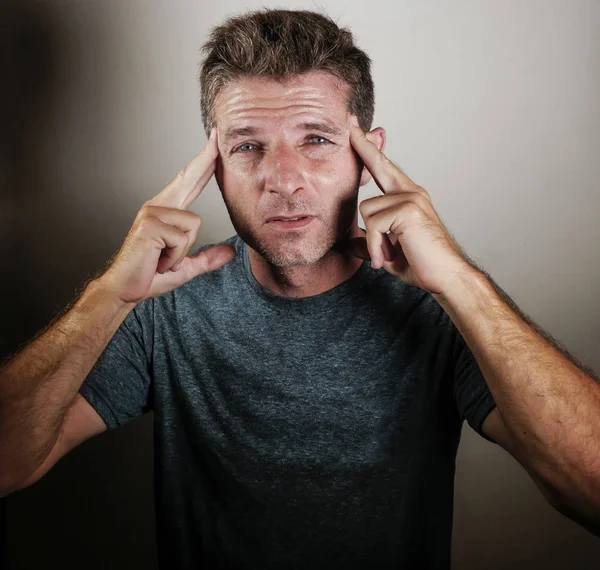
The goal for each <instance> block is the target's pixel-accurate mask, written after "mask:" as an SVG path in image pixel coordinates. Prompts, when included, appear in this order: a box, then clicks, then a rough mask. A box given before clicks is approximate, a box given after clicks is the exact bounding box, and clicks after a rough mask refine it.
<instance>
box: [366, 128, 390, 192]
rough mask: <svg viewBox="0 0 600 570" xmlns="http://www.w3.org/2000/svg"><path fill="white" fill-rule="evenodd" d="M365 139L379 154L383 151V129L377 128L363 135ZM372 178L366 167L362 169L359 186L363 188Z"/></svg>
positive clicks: (384, 136)
mask: <svg viewBox="0 0 600 570" xmlns="http://www.w3.org/2000/svg"><path fill="white" fill-rule="evenodd" d="M365 137H367V139H369V140H370V141H371V142H372V143H373V144H374V145H375V146H376V147H377V148H378V149H379V150H380V151H381V152H383V151H384V149H385V143H386V132H385V129H384V128H383V127H377V128H375V129H373V130H372V131H369V132H368V133H365ZM371 178H373V177H372V176H371V173H370V172H369V171H368V170H367V167H366V166H365V167H363V171H362V173H361V175H360V185H361V186H364V185H365V184H366V183H367V182H369V180H371Z"/></svg>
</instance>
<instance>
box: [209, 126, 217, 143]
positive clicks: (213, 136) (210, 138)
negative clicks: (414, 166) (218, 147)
mask: <svg viewBox="0 0 600 570" xmlns="http://www.w3.org/2000/svg"><path fill="white" fill-rule="evenodd" d="M216 132H217V127H213V128H212V129H211V130H210V137H209V140H211V141H212V140H213V139H214V138H215V133H216Z"/></svg>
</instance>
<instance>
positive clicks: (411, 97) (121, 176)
mask: <svg viewBox="0 0 600 570" xmlns="http://www.w3.org/2000/svg"><path fill="white" fill-rule="evenodd" d="M263 5H265V6H268V5H271V6H280V4H273V3H271V2H261V3H260V4H259V3H256V4H255V3H247V2H241V1H239V0H237V1H234V0H221V1H219V2H218V3H214V4H212V3H209V2H208V1H174V2H167V1H162V2H161V1H158V0H153V1H143V2H142V1H133V0H122V1H117V0H113V1H108V0H105V1H102V2H100V1H91V0H87V1H86V0H79V1H77V0H71V1H63V2H59V1H55V2H49V1H48V2H44V1H30V2H23V1H20V2H13V3H12V4H11V3H6V2H5V3H4V4H3V7H2V9H1V12H0V23H1V24H2V34H0V36H1V37H0V52H1V55H0V63H1V64H2V73H1V76H2V82H3V85H2V89H1V90H0V91H1V94H0V123H1V124H2V125H3V127H2V129H1V133H0V137H1V145H2V146H1V148H0V175H1V184H2V186H1V188H2V192H1V193H0V264H1V265H0V269H1V275H2V279H1V280H0V282H1V287H2V291H1V292H2V294H3V295H2V298H3V303H2V309H0V310H1V314H0V318H1V321H0V322H2V339H1V340H2V353H3V354H6V353H8V352H9V351H12V350H14V349H15V348H16V347H17V346H18V345H19V343H21V342H23V341H24V340H26V339H27V338H28V337H29V336H31V335H32V334H33V333H34V332H35V331H36V330H37V329H38V328H40V327H41V326H43V325H44V324H45V323H47V322H48V321H49V320H50V318H51V317H52V316H53V315H55V314H56V313H57V312H58V311H60V310H61V308H62V307H63V306H64V305H65V304H66V303H67V302H68V301H69V300H70V299H71V298H72V297H73V295H74V293H75V290H76V288H78V287H79V286H80V285H81V284H83V283H84V282H85V280H86V279H87V278H88V277H89V276H90V275H91V274H92V273H94V272H95V271H97V270H98V269H99V268H100V267H102V265H103V263H104V262H105V261H106V260H107V259H109V257H110V256H111V255H112V254H113V253H114V252H115V251H116V250H117V249H118V247H119V245H120V243H121V242H122V240H123V238H124V236H125V234H126V232H127V230H128V228H129V226H130V225H131V223H132V221H133V218H134V217H135V214H136V212H137V210H138V209H139V207H140V206H141V205H142V203H143V202H144V201H145V200H147V199H149V198H150V197H152V196H153V195H154V194H156V193H157V192H158V191H159V190H160V189H161V188H162V187H163V186H164V184H165V183H166V182H168V181H169V180H170V178H171V177H172V176H173V175H174V174H175V173H176V172H177V171H178V170H179V169H180V168H181V167H182V166H183V165H184V164H186V163H187V162H188V160H189V159H190V158H191V157H192V156H194V155H195V154H196V153H197V152H198V151H199V150H200V149H201V148H202V146H203V145H204V142H205V137H204V135H203V131H202V128H201V124H200V112H199V105H198V87H197V83H196V75H197V63H198V58H199V51H198V49H199V47H200V45H201V44H202V43H203V41H204V40H205V38H206V34H207V31H208V30H209V28H210V27H211V26H213V25H215V24H217V23H219V22H221V21H222V20H223V18H224V17H225V16H226V15H229V14H233V13H236V12H239V11H243V10H245V9H247V8H257V7H260V6H263ZM288 7H296V8H300V7H302V8H308V9H319V8H323V9H325V10H326V11H327V12H328V13H329V14H330V15H331V16H333V17H334V18H335V19H336V20H338V21H339V23H340V24H341V25H344V26H350V27H351V28H352V30H353V31H354V33H355V36H356V39H357V41H358V43H359V45H360V46H361V47H362V48H363V49H365V50H366V51H367V52H368V53H369V54H370V55H371V57H372V59H373V61H374V66H373V72H374V79H375V85H376V115H375V122H376V124H375V126H383V127H385V128H386V129H387V132H388V146H387V150H386V152H387V154H388V156H390V157H391V158H392V159H393V160H394V161H396V162H397V163H398V164H399V165H400V166H402V168H404V169H405V170H406V172H407V173H408V175H409V176H411V177H412V178H413V179H414V180H415V181H417V182H418V183H419V184H421V185H423V186H424V187H426V188H427V189H428V190H429V192H430V194H431V196H432V198H433V200H434V203H435V205H436V208H437V210H438V212H439V214H440V215H441V217H442V219H443V220H444V221H445V223H446V224H447V226H448V227H449V228H450V231H451V232H452V233H453V234H454V235H455V236H456V238H457V239H458V240H459V241H460V242H461V244H462V245H463V246H464V247H465V249H466V250H467V252H468V253H469V254H470V255H471V256H472V257H473V258H474V259H475V260H476V261H478V262H479V263H481V264H482V265H483V266H484V267H485V268H486V269H487V270H488V271H489V272H490V273H491V275H492V276H493V277H494V278H495V280H496V281H497V282H498V283H499V284H500V285H501V286H502V287H503V288H504V289H505V290H506V291H507V292H508V293H509V294H510V295H511V296H512V297H513V298H514V299H515V301H516V302H517V303H518V304H519V305H520V307H521V308H522V309H523V310H524V311H525V312H526V313H528V314H529V315H530V316H531V317H532V318H533V319H534V320H535V321H536V322H538V323H539V324H540V325H541V326H542V327H544V328H545V329H547V330H548V331H549V332H550V333H551V334H552V335H554V336H555V337H556V338H557V339H558V340H559V341H560V342H562V343H563V344H564V345H565V346H566V347H567V348H569V350H571V351H572V352H573V353H574V354H575V355H576V356H577V357H578V358H580V359H581V360H582V361H583V362H585V363H586V364H588V365H590V366H591V367H592V368H594V369H595V370H599V369H600V353H599V352H598V349H597V347H598V337H599V336H600V303H599V301H598V293H597V291H598V289H599V288H600V264H598V263H597V260H598V243H600V225H599V224H598V221H597V215H598V212H599V211H600V192H599V184H598V180H599V179H600V160H598V149H599V147H600V112H599V105H598V91H599V87H600V73H599V71H598V70H600V2H598V1H597V0H570V1H567V0H562V1H559V0H544V1H542V0H506V1H499V0H497V1H484V0H460V1H458V0H455V1H453V2H446V1H443V0H437V1H434V0H429V1H418V2H417V1H406V0H404V1H399V0H394V1H393V2H392V1H387V2H386V1H382V0H369V1H359V0H350V1H348V0H345V1H342V0H338V1H325V2H320V3H316V2H308V1H304V2H302V1H300V2H296V3H295V4H294V5H293V6H292V5H290V6H288ZM377 193H378V190H377V188H376V187H375V186H374V185H372V183H371V184H370V185H369V186H368V187H366V189H364V190H363V191H362V194H361V197H362V198H366V197H369V196H374V195H377ZM192 210H193V211H195V212H197V213H200V214H202V215H203V216H204V226H203V229H202V231H201V234H200V238H199V242H198V243H199V244H200V243H208V242H214V241H218V240H221V239H224V238H226V237H228V236H229V235H231V234H232V227H231V224H230V222H229V219H228V216H227V212H226V210H225V207H224V205H223V203H222V201H221V198H220V195H219V193H218V190H217V189H216V186H215V185H214V183H213V182H211V184H210V185H209V187H207V189H206V190H205V192H204V193H203V194H202V195H201V197H200V198H199V199H198V201H197V203H196V204H194V206H193V207H192ZM5 506H6V521H7V525H6V526H7V547H8V554H9V556H8V560H9V568H11V569H17V568H19V569H20V568H36V569H40V570H41V569H44V568H51V567H62V568H89V569H92V568H109V567H110V568H114V569H118V568H146V569H151V568H155V567H156V561H155V546H154V535H153V533H154V521H153V503H152V418H151V417H150V416H148V417H145V418H142V419H141V420H138V421H135V422H132V423H130V424H128V425H127V426H125V427H124V428H122V429H121V430H117V431H115V432H112V433H106V434H103V435H101V436H99V437H97V438H95V439H92V440H90V441H88V442H86V443H85V444H83V445H82V446H81V447H80V448H78V449H76V450H75V451H73V452H72V453H71V454H69V455H68V456H67V457H66V458H64V459H63V460H62V461H61V462H60V463H59V464H58V465H57V466H56V467H55V468H54V469H53V470H52V471H51V472H50V473H49V474H48V475H47V476H46V477H45V478H44V479H42V480H41V481H40V482H39V483H37V484H35V485H34V486H32V487H30V488H28V489H25V490H23V491H21V492H18V493H16V494H14V495H12V496H10V497H9V498H8V499H7V500H6V501H5ZM453 559H454V566H455V567H456V568H461V569H473V570H475V569H481V568H490V569H500V568H511V569H514V570H520V569H531V568H541V567H544V568H545V569H546V570H551V569H563V568H569V569H571V570H578V569H581V570H582V569H587V568H590V569H591V568H598V567H599V566H600V540H599V539H597V538H595V537H593V536H592V535H590V534H588V533H587V532H586V531H584V530H582V529H580V528H578V527H577V526H576V525H575V524H574V523H572V522H570V521H568V520H567V519H565V518H564V517H562V516H561V515H560V514H558V513H557V512H555V511H553V510H552V508H551V507H550V506H548V505H547V504H546V503H545V501H544V499H543V498H542V496H541V494H540V493H539V492H538V490H537V488H536V487H535V486H534V484H533V483H532V482H531V481H530V479H529V478H528V476H527V475H526V474H525V472H524V470H523V469H522V468H521V467H520V466H519V465H518V464H517V463H516V461H514V460H513V459H512V458H511V457H510V456H509V455H508V454H506V453H505V452H504V451H503V450H502V449H500V448H498V447H496V446H493V445H492V444H490V443H488V442H486V441H484V440H483V439H481V438H479V437H478V436H477V435H476V434H474V433H473V432H472V431H471V430H470V429H469V428H467V427H465V430H464V440H463V442H462V444H461V447H460V453H459V458H458V466H457V485H456V514H455V529H454V551H453Z"/></svg>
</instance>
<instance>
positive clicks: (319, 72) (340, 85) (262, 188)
mask: <svg viewBox="0 0 600 570" xmlns="http://www.w3.org/2000/svg"><path fill="white" fill-rule="evenodd" d="M203 49H204V51H205V52H206V54H207V55H206V58H205V60H204V62H203V64H202V67H201V71H200V82H201V108H202V119H203V121H204V126H205V129H206V131H207V133H208V132H210V130H211V128H212V127H214V126H216V127H217V128H218V130H219V150H220V153H221V154H220V159H219V161H218V165H217V172H216V178H217V182H218V184H219V187H220V188H221V191H222V192H223V198H224V200H225V204H226V205H227V209H228V211H229V214H230V216H231V220H232V223H233V225H234V227H235V229H236V231H237V232H238V234H239V235H240V236H241V237H242V239H244V240H245V241H246V242H247V243H248V244H249V245H250V246H251V247H252V248H254V249H255V250H256V251H258V252H259V253H260V254H261V255H262V256H263V257H264V258H265V259H266V260H267V261H269V262H270V263H272V264H273V265H277V266H290V265H308V264H312V263H315V262H316V261H318V260H319V259H321V258H322V257H323V256H325V255H326V254H327V253H328V252H329V251H330V250H331V249H332V248H333V247H334V246H335V244H336V243H338V242H339V241H340V240H341V239H342V238H343V237H344V236H345V235H346V234H347V233H348V230H349V229H350V228H351V227H352V225H353V223H354V222H355V219H356V214H357V200H358V189H359V186H360V185H362V184H365V183H366V182H367V181H368V180H369V175H368V173H366V171H363V168H362V163H361V162H360V161H359V159H358V157H357V155H356V153H355V152H354V150H353V149H352V147H351V145H350V141H349V134H348V127H347V117H348V114H349V113H353V114H356V115H357V116H358V118H359V121H360V125H361V127H362V128H363V130H365V131H368V130H369V128H370V126H371V123H372V119H373V108H374V95H373V82H372V79H371V74H370V60H369V58H368V56H367V55H366V54H365V53H364V52H362V51H361V50H359V49H358V48H357V47H356V46H354V45H353V41H352V35H351V33H350V32H349V31H348V30H343V29H340V28H338V27H337V25H336V24H335V23H334V22H333V21H332V20H331V19H329V18H327V17H325V16H322V15H320V14H316V13H313V12H304V11H285V10H263V11H259V12H253V13H250V14H247V15H245V16H241V17H237V18H233V19H230V20H228V21H227V22H226V23H225V24H223V25H222V26H219V27H217V28H216V29H214V30H213V32H212V34H211V37H210V39H209V41H208V42H207V43H206V44H205V46H204V48H203ZM369 138H371V140H373V142H375V143H376V144H377V145H378V146H379V147H380V148H381V149H382V148H383V146H384V144H385V133H384V131H383V129H376V130H375V131H373V132H372V133H370V134H369ZM299 215H308V216H309V218H308V219H307V220H305V221H304V223H305V225H304V226H303V227H292V226H294V225H298V224H292V223H289V222H288V223H281V222H278V221H277V220H273V218H278V217H295V216H299ZM307 221H308V223H306V222H307Z"/></svg>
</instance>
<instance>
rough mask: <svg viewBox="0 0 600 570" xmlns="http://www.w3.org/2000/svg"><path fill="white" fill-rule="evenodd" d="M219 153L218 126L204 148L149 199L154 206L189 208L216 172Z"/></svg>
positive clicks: (211, 133)
mask: <svg viewBox="0 0 600 570" xmlns="http://www.w3.org/2000/svg"><path fill="white" fill-rule="evenodd" d="M218 155H219V147H218V145H217V129H216V127H215V128H213V129H212V131H211V132H210V138H209V139H208V142H207V143H206V146H205V147H204V149H203V150H202V151H201V152H200V153H199V154H197V155H196V156H195V157H194V158H193V159H192V160H191V161H190V163H189V164H188V165H187V166H184V167H183V168H182V169H181V170H180V171H179V173H178V174H177V176H175V178H173V180H171V182H169V183H168V184H167V185H166V186H165V187H164V188H163V189H162V190H161V191H160V192H159V193H158V194H157V195H156V196H155V197H154V198H152V199H151V200H149V201H148V203H149V204H151V205H153V206H164V207H167V208H177V209H179V210H187V209H188V208H189V207H190V205H191V204H192V203H193V202H194V200H195V199H196V198H198V196H200V193H201V192H202V190H204V187H205V186H206V185H207V184H208V181H209V180H210V179H211V176H212V175H213V174H214V172H215V168H216V159H217V156H218Z"/></svg>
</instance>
